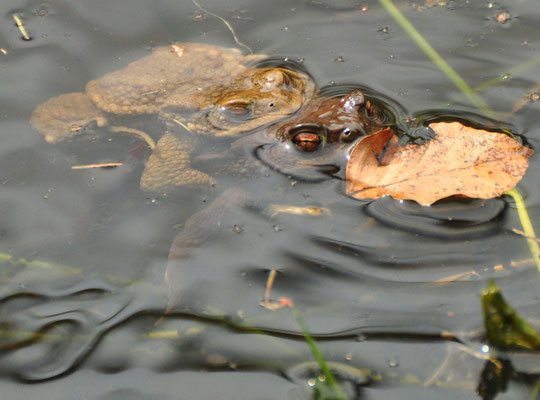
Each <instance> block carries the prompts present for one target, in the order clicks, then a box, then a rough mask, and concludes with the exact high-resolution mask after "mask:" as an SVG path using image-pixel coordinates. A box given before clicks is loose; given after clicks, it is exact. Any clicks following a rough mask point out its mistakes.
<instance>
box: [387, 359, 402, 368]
mask: <svg viewBox="0 0 540 400" xmlns="http://www.w3.org/2000/svg"><path fill="white" fill-rule="evenodd" d="M386 363H387V364H388V366H389V367H390V368H396V367H397V366H398V365H399V360H398V359H397V357H392V358H390V359H388V360H386Z"/></svg>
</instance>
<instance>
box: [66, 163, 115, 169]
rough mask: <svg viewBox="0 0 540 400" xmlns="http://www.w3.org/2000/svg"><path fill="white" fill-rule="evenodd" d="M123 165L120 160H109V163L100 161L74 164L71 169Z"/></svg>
mask: <svg viewBox="0 0 540 400" xmlns="http://www.w3.org/2000/svg"><path fill="white" fill-rule="evenodd" d="M121 165H124V164H123V163H120V162H110V163H101V164H87V165H74V166H73V167H71V169H90V168H111V167H119V166H121Z"/></svg>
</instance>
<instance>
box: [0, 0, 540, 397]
mask: <svg viewBox="0 0 540 400" xmlns="http://www.w3.org/2000/svg"><path fill="white" fill-rule="evenodd" d="M471 3H473V2H465V1H455V2H449V4H448V5H447V6H441V7H434V8H426V9H424V10H423V11H422V12H420V11H418V7H419V5H413V4H412V3H400V8H401V9H402V10H403V11H404V12H405V13H406V15H407V17H408V18H410V20H411V22H412V23H413V24H414V25H415V26H416V27H417V28H418V29H419V30H420V31H421V32H422V34H424V35H425V37H426V38H427V39H428V40H429V41H430V43H431V44H432V45H433V46H434V47H435V48H436V49H437V50H438V51H439V53H440V54H441V55H442V56H443V57H444V58H445V59H446V60H447V61H448V62H449V63H450V64H451V65H452V66H453V67H454V68H455V69H456V70H457V71H458V72H459V73H460V74H461V75H462V76H463V77H464V78H465V80H466V81H467V82H468V83H469V84H470V85H471V86H473V87H474V86H478V85H480V84H482V83H484V82H486V81H488V80H490V79H493V78H496V77H499V76H502V75H504V74H507V73H510V72H512V71H513V69H514V68H516V67H518V66H520V65H522V64H523V63H526V62H527V61H529V60H531V59H533V58H534V57H537V56H538V45H539V44H538V31H537V26H538V21H539V17H540V11H538V7H537V5H536V2H534V1H524V0H523V1H505V2H497V3H496V4H494V5H493V6H490V4H489V3H488V2H474V4H471ZM204 6H205V7H206V8H208V9H209V10H211V11H212V12H213V13H216V14H219V15H221V16H223V17H225V18H226V19H227V20H229V21H230V22H231V24H232V25H233V26H234V28H235V30H236V33H237V35H238V37H239V38H240V40H242V41H243V42H245V43H246V44H247V45H249V46H250V47H251V48H252V49H253V51H254V52H256V53H266V54H270V55H272V56H273V57H289V58H291V59H293V60H296V61H298V60H302V64H303V65H304V67H305V68H306V69H307V70H308V71H309V72H310V73H311V74H312V75H313V76H314V78H315V80H316V82H317V84H318V85H319V86H325V85H328V84H330V83H334V82H335V83H336V84H361V85H364V86H368V87H369V88H371V89H372V90H374V91H376V92H378V93H380V94H381V95H383V96H386V97H387V98H389V99H393V101H395V102H396V103H399V104H400V105H401V106H402V107H403V109H404V110H405V111H404V113H405V114H408V115H413V114H415V113H421V112H424V111H425V110H435V109H437V110H439V112H441V113H447V114H448V115H463V116H465V115H469V113H474V112H477V110H475V109H474V107H473V106H472V105H470V104H469V103H468V102H467V101H466V99H464V97H463V95H462V94H461V93H460V92H459V90H457V89H456V88H455V87H454V86H453V85H452V83H450V82H449V81H448V79H447V78H446V77H445V76H444V75H443V74H442V73H441V72H440V71H439V70H438V69H437V68H436V67H435V66H434V65H433V64H432V63H431V62H430V61H428V60H427V59H426V57H425V56H424V54H423V53H422V52H421V51H420V50H419V49H418V48H417V47H416V45H414V44H413V43H412V42H411V40H410V39H409V38H408V37H407V36H406V35H405V34H404V33H403V31H402V30H401V28H400V27H399V26H397V25H396V23H394V21H393V20H392V19H391V18H390V17H389V16H388V14H387V13H386V12H385V11H384V10H383V9H382V8H381V7H380V6H379V4H378V2H374V1H373V2H355V1H348V0H343V1H338V0H334V1H332V0H321V1H312V2H308V1H298V2H290V1H273V2H255V1H234V3H231V2H205V3H204ZM363 6H368V11H367V12H364V11H362V7H363ZM502 9H504V10H506V11H507V12H509V13H510V14H511V16H512V19H511V20H510V21H509V22H507V23H504V24H502V23H496V22H495V20H494V16H495V15H496V14H497V13H498V12H499V11H501V10H502ZM1 10H2V17H3V22H4V23H3V24H1V25H0V29H1V32H0V47H1V48H3V49H5V50H6V52H7V54H0V82H1V85H2V90H1V91H0V96H1V97H0V104H1V107H0V116H1V125H0V134H1V139H2V145H1V146H0V182H1V192H0V193H1V194H0V215H1V224H0V238H1V239H0V251H1V252H2V253H3V254H6V255H7V254H9V255H13V257H14V259H21V258H24V259H25V260H26V262H20V263H16V264H14V263H10V262H5V263H3V264H2V269H1V270H0V280H1V282H2V284H1V286H0V298H1V302H0V335H1V336H0V337H1V341H0V379H2V383H1V388H2V389H1V390H2V396H3V397H5V398H13V399H15V398H21V399H22V398H25V399H26V398H30V397H32V396H39V398H43V399H48V398H50V399H57V398H88V399H128V398H129V399H150V398H152V399H173V398H196V399H199V398H201V399H204V398H208V399H210V398H212V399H214V398H223V399H228V398H234V399H259V398H260V399H303V398H309V392H308V389H307V379H308V378H306V376H305V375H306V373H307V372H306V371H309V370H310V368H309V365H307V364H305V363H307V362H311V361H312V360H313V356H312V355H311V353H310V351H309V348H308V346H307V344H306V342H305V341H304V339H303V337H302V334H301V331H300V328H299V326H298V323H297V322H296V320H295V319H294V318H293V316H292V314H291V312H290V310H289V309H287V308H285V309H281V310H278V311H276V312H271V311H268V310H266V309H264V308H262V307H260V306H259V302H260V301H261V300H262V299H263V297H264V290H265V284H266V279H267V276H268V272H269V271H270V270H271V269H277V270H278V275H277V278H276V282H275V285H274V288H273V291H272V298H274V299H278V298H280V297H288V298H290V299H292V300H293V301H294V303H295V306H296V308H297V309H298V311H299V312H300V313H301V314H302V316H303V318H304V319H305V321H306V324H307V326H308V327H309V330H310V332H311V333H312V334H313V335H314V336H315V337H316V338H317V339H318V341H319V345H320V348H321V350H322V352H323V353H324V355H325V357H326V359H327V360H329V361H332V362H336V363H339V364H340V365H341V370H340V371H341V372H339V373H338V375H348V376H349V381H348V383H345V384H344V385H345V389H346V390H347V391H348V393H355V395H351V398H355V397H354V396H356V398H360V397H362V398H374V399H386V398H410V399H420V398H425V399H431V398H435V397H436V398H463V399H465V398H471V399H474V398H478V395H477V394H476V388H477V387H478V385H479V382H480V376H481V374H482V371H483V370H484V368H485V367H486V365H489V363H486V361H485V360H484V359H482V357H481V355H480V354H481V351H480V349H481V347H482V345H483V342H482V318H481V311H480V302H479V294H480V292H481V290H482V289H483V288H485V287H486V283H487V280H488V279H490V278H495V279H496V281H497V282H498V283H499V284H500V286H501V287H502V289H503V291H504V293H505V295H506V297H507V298H508V300H509V301H510V302H511V304H512V305H514V306H515V307H516V308H518V309H519V311H520V312H521V313H522V314H523V315H524V316H525V317H527V318H528V319H530V320H532V321H533V322H536V323H537V322H538V309H539V299H538V292H539V289H540V287H539V286H540V280H539V278H538V272H537V271H536V268H535V266H534V265H533V264H532V263H531V262H530V261H527V260H529V259H530V254H529V252H528V248H527V244H526V241H525V240H524V239H523V238H522V237H520V236H518V235H515V234H514V233H512V231H511V229H512V228H518V229H521V226H520V222H519V220H518V217H517V213H516V212H515V210H514V205H513V203H512V201H510V200H509V199H508V198H506V197H505V198H503V199H493V200H489V201H480V200H474V201H465V200H460V201H458V200H448V201H443V202H440V203H437V204H436V205H434V206H432V207H430V208H422V207H419V206H417V205H415V204H414V203H409V202H396V201H393V200H391V199H381V200H378V201H374V202H361V201H356V200H353V199H349V198H347V197H345V196H344V194H343V192H344V189H343V185H342V182H341V181H340V180H339V179H331V180H327V181H324V182H319V183H315V182H302V181H298V182H296V181H293V180H291V179H290V178H289V177H287V176H283V175H281V174H279V173H278V172H271V173H268V174H267V176H262V177H261V178H260V179H255V180H253V181H250V182H249V183H247V184H245V188H246V189H247V190H248V191H251V192H256V193H257V201H256V202H255V204H253V207H250V208H249V209H245V210H244V212H242V213H229V214H227V215H225V216H224V217H223V218H222V219H221V225H220V228H219V229H218V232H217V233H216V235H215V236H214V237H213V239H212V240H211V241H209V242H207V243H205V244H204V246H201V247H199V248H197V249H193V251H192V252H191V253H190V257H189V258H188V259H187V260H182V261H181V262H179V265H178V271H180V272H179V274H178V276H177V277H176V278H175V279H176V281H175V282H176V285H175V290H176V292H177V293H176V294H177V297H178V299H177V300H178V301H177V302H176V303H175V307H174V310H173V313H171V314H170V315H168V316H167V317H165V318H164V319H163V320H161V323H160V324H158V325H156V324H155V323H156V321H158V320H159V319H160V318H161V316H162V314H163V312H164V310H165V309H166V307H167V287H166V285H165V284H164V283H163V273H164V270H165V267H166V264H167V256H168V253H169V247H170V244H171V242H172V240H173V239H174V237H175V236H176V235H177V234H178V233H179V232H180V231H181V229H182V227H183V224H184V222H185V221H186V220H187V218H189V216H191V215H192V214H193V213H194V212H197V211H200V210H202V209H204V208H205V207H206V206H207V205H208V204H209V203H210V202H211V201H212V200H213V198H214V197H215V195H216V193H217V190H214V191H210V192H204V193H182V194H180V195H178V196H170V197H152V196H149V195H146V194H144V193H141V191H140V190H139V186H138V185H139V183H138V181H139V177H140V175H141V172H142V168H143V161H144V158H145V157H146V156H148V154H149V153H148V150H146V151H145V150H144V149H141V146H139V144H140V143H139V141H138V140H137V139H136V138H133V137H119V136H115V135H113V134H111V135H109V136H107V135H101V136H100V135H97V134H96V135H95V136H91V135H90V138H89V139H83V140H80V141H77V142H75V143H71V144H69V145H59V146H52V145H48V144H46V143H45V142H44V141H43V139H42V137H40V136H39V134H38V133H37V132H35V131H34V130H33V129H32V128H31V126H30V124H29V122H28V120H29V118H30V114H31V112H32V110H33V109H34V108H35V107H36V106H37V105H38V104H40V103H42V102H43V101H45V100H47V99H48V98H50V97H52V96H56V95H58V94H61V93H67V92H73V91H80V90H82V89H83V87H84V84H85V83H86V82H87V81H88V80H90V79H93V78H97V77H100V76H102V75H103V74H105V73H107V72H110V71H113V70H116V69H120V68H122V67H123V66H125V65H126V64H127V63H128V62H129V61H132V60H135V59H138V58H140V57H142V56H144V55H146V54H148V52H149V51H150V49H151V48H153V47H155V46H160V45H165V44H167V43H170V42H172V41H183V42H204V43H212V44H218V45H223V46H234V45H235V43H234V40H233V38H232V35H231V33H230V32H229V31H228V29H227V28H226V26H225V25H224V24H223V23H222V22H221V21H219V20H217V19H216V18H214V17H212V16H211V15H208V14H205V13H202V16H203V18H197V16H198V14H199V13H200V11H199V10H198V9H197V8H196V7H195V6H194V5H193V4H192V3H191V2H190V1H186V0H184V1H170V0H169V1H156V2H145V1H142V0H137V1H133V0H131V1H112V2H111V1H64V2H62V1H51V2H35V1H29V2H19V1H14V0H5V1H4V2H3V3H2V6H1ZM14 12H17V13H20V14H22V16H23V17H24V21H25V23H26V26H27V29H28V30H29V32H30V34H31V35H32V37H33V40H31V41H23V40H22V39H21V38H20V33H19V31H18V30H17V28H16V27H15V26H14V23H13V20H12V14H13V13H14ZM339 57H342V62H341V61H337V59H338V58H339ZM340 60H341V59H340ZM538 71H539V69H538V66H531V67H529V68H524V69H521V70H519V71H518V73H513V74H511V75H510V76H509V78H508V79H506V80H501V81H500V82H499V83H498V84H497V85H495V86H492V87H490V88H488V89H485V90H483V91H482V92H481V95H482V97H483V98H484V100H485V101H486V102H487V103H488V104H489V106H490V107H491V108H492V109H493V110H495V111H496V112H498V113H500V114H499V115H500V119H501V120H503V121H504V122H505V123H507V124H509V125H510V126H511V127H512V129H514V130H515V131H516V132H519V133H520V134H522V135H524V136H525V137H526V140H527V141H528V142H529V143H530V144H531V146H532V147H533V148H536V149H538V144H539V139H540V123H539V119H538V107H539V106H538V104H539V103H534V104H529V105H527V106H525V107H524V108H523V109H521V110H520V111H518V112H517V113H515V114H513V115H511V116H507V115H506V114H505V113H508V112H510V111H511V110H512V108H513V107H514V104H516V103H517V102H518V101H519V100H520V99H522V98H524V96H526V95H527V94H528V93H530V92H531V91H534V90H537V91H538V82H539V81H540V73H539V72H538ZM535 85H536V89H534V88H535ZM441 110H442V111H441ZM108 161H121V162H124V165H123V166H122V167H120V168H116V169H105V170H103V169H93V170H86V171H74V170H72V169H71V166H73V165H78V164H86V163H99V162H108ZM539 170H540V167H539V165H538V161H537V157H536V156H533V157H532V159H531V165H530V168H529V172H528V173H527V175H526V176H525V178H524V179H523V181H522V182H521V183H520V184H519V186H518V188H519V190H520V191H521V192H522V193H523V194H524V196H525V200H526V204H527V207H528V211H529V214H530V217H531V219H532V221H533V225H535V227H537V225H536V223H537V221H538V220H540V193H539V192H538V191H539V185H538V178H537V175H538V172H539ZM232 183H234V178H232V177H231V178H227V177H225V178H223V180H222V181H221V182H220V185H222V186H221V187H227V185H229V184H232ZM293 183H294V184H293ZM271 204H287V205H295V206H306V205H317V206H321V207H325V208H328V209H329V210H330V214H323V215H321V216H302V215H290V214H284V213H280V214H277V215H275V216H271V213H269V212H268V211H266V210H267V208H266V207H268V206H269V205H271ZM449 218H450V219H452V220H451V221H450V220H449ZM235 226H238V227H240V229H235ZM538 229H539V228H538V227H537V231H538ZM500 265H502V266H503V268H502V269H501V268H494V267H495V266H500ZM515 265H518V266H515ZM448 277H454V279H457V280H458V281H459V282H453V283H445V284H441V283H434V282H436V281H440V280H445V279H446V278H448ZM450 280H451V279H450ZM128 317H129V318H128ZM490 355H492V356H495V354H494V353H490ZM508 357H510V359H511V361H512V368H513V369H514V372H515V373H514V375H513V377H512V379H511V380H510V381H509V383H508V386H507V387H506V389H505V391H504V392H502V393H500V394H499V395H498V397H497V398H501V399H502V398H526V397H527V396H528V395H529V393H530V391H531V390H532V386H533V384H534V377H535V376H536V377H538V374H539V368H538V365H539V364H540V363H539V359H538V357H537V356H534V355H531V354H526V353H525V354H520V353H511V354H509V355H508ZM347 368H348V369H347ZM351 371H352V372H351ZM366 371H368V372H366ZM366 374H367V375H369V376H370V378H369V379H370V380H371V382H370V383H369V384H367V385H365V386H363V388H360V386H361V384H363V383H365V381H366ZM535 374H536V375H535ZM354 382H356V383H354ZM355 385H356V386H355Z"/></svg>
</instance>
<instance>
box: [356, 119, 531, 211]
mask: <svg viewBox="0 0 540 400" xmlns="http://www.w3.org/2000/svg"><path fill="white" fill-rule="evenodd" d="M429 126H430V128H432V129H433V130H434V131H435V133H436V137H435V138H434V139H432V140H430V141H429V142H427V143H425V144H423V145H416V144H409V145H407V146H400V145H399V144H398V138H397V136H396V135H395V134H394V132H393V131H392V130H391V129H385V130H382V131H379V132H376V133H374V134H373V135H370V136H366V137H365V138H363V139H362V140H361V141H359V142H358V143H357V144H356V146H355V147H354V149H353V150H352V152H351V156H350V160H349V162H348V163H347V170H346V191H347V193H348V194H350V195H352V196H353V197H355V198H357V199H378V198H380V197H382V196H392V197H393V198H394V199H397V200H415V201H416V202H418V203H420V204H421V205H424V206H427V205H430V204H432V203H434V202H435V201H437V200H440V199H442V198H445V197H449V196H454V195H463V196H467V197H473V198H482V199H489V198H493V197H498V196H501V195H502V194H503V193H504V192H505V191H507V190H510V189H512V188H513V187H514V186H515V185H516V184H517V183H518V182H519V181H520V180H521V178H522V177H523V175H525V172H526V171H527V167H528V166H529V161H528V158H529V157H530V156H531V155H532V154H533V153H534V151H533V150H532V149H529V148H528V147H525V146H523V145H521V144H520V143H518V142H517V141H515V140H514V139H512V138H510V137H509V136H507V135H505V134H502V133H496V132H489V131H484V130H481V129H474V128H470V127H467V126H464V125H462V124H460V123H459V122H438V123H432V124H430V125H429Z"/></svg>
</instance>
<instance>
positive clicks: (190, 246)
mask: <svg viewBox="0 0 540 400" xmlns="http://www.w3.org/2000/svg"><path fill="white" fill-rule="evenodd" d="M385 112H386V111H385V110H384V109H383V107H381V105H380V104H378V103H377V102H375V101H373V100H371V99H370V98H366V96H364V93H363V92H362V91H359V90H356V91H353V92H351V93H349V94H347V95H345V96H342V97H319V98H315V99H313V100H311V101H310V102H309V103H307V104H306V105H305V107H304V109H303V110H302V111H301V112H300V113H299V114H297V115H295V116H294V117H292V118H290V119H288V120H285V121H282V122H279V123H277V124H274V125H271V126H270V127H268V128H266V129H265V130H263V131H260V132H257V133H254V134H252V135H249V136H246V137H243V138H241V139H238V140H237V141H235V142H234V143H233V144H232V145H231V151H230V153H235V152H236V153H238V154H243V155H244V157H245V158H246V157H249V156H252V158H254V160H253V159H252V163H253V168H252V169H255V168H256V167H257V166H258V169H259V170H262V171H264V172H265V173H264V175H265V176H267V175H269V174H268V172H269V171H268V168H271V169H272V170H275V171H278V172H279V173H280V174H284V175H287V176H292V177H294V178H295V179H298V180H305V181H319V180H323V179H328V178H334V177H336V176H337V177H338V179H339V176H338V175H337V174H338V172H339V171H340V170H341V169H342V168H341V167H343V166H344V165H345V163H346V159H347V156H348V154H349V150H350V148H351V146H352V144H353V142H354V141H355V140H356V139H358V138H359V137H362V136H364V135H369V134H371V133H374V132H376V131H378V130H380V129H382V128H384V127H386V123H387V121H385V119H386V118H385ZM239 159H241V157H240V156H239ZM261 163H262V165H261ZM258 176H263V174H258ZM269 182H272V181H271V180H270V179H268V178H267V177H265V178H264V180H253V181H251V180H248V181H245V182H238V185H237V186H230V187H229V188H227V189H226V190H225V191H224V192H223V193H222V194H221V195H220V196H218V197H217V198H216V199H215V200H214V201H213V202H212V203H211V204H210V205H209V206H208V207H207V208H205V209H203V210H201V211H199V212H198V213H196V214H194V215H193V216H191V217H190V218H189V219H188V220H187V221H186V223H185V224H184V228H183V230H182V231H181V232H180V233H179V234H178V235H177V236H176V238H175V239H174V241H173V243H172V245H171V249H170V252H169V263H168V266H167V272H166V281H167V283H168V286H169V309H173V308H174V307H176V306H178V305H182V306H186V304H185V297H184V291H185V290H190V289H189V288H190V287H191V285H192V284H193V283H194V282H195V283H196V284H198V283H199V282H196V281H197V279H199V278H197V277H200V279H201V280H205V279H211V278H208V277H212V276H214V275H215V274H216V273H217V272H216V271H208V270H205V271H199V270H197V271H194V270H192V269H191V266H192V265H193V264H195V263H196V261H194V260H193V258H189V260H190V261H189V263H188V262H187V261H186V260H187V257H189V256H191V252H192V251H193V250H194V248H199V247H203V246H205V245H206V244H208V243H212V242H213V241H214V240H213V239H214V238H215V237H216V235H220V234H222V235H224V236H225V237H226V235H227V232H229V231H230V230H231V226H233V224H234V225H235V226H242V224H243V221H244V219H245V218H246V215H251V214H252V213H253V212H256V213H259V212H260V213H262V214H265V215H264V216H263V218H273V217H274V215H276V213H277V211H276V209H275V207H270V205H271V204H273V203H274V202H277V203H283V202H286V203H287V204H288V205H290V206H291V207H288V208H287V209H288V210H296V211H293V212H294V213H296V212H297V211H298V210H307V211H308V212H307V214H310V212H309V210H310V205H309V204H289V203H288V202H287V199H288V196H290V195H291V192H292V191H294V189H291V185H288V184H287V185H285V186H279V187H272V188H268V185H269ZM281 182H283V181H281ZM261 185H264V188H265V189H264V190H261ZM292 198H293V199H295V200H293V201H298V198H299V197H298V196H297V197H295V196H292ZM300 199H301V200H302V201H305V200H306V198H305V197H303V196H300ZM309 201H311V200H309ZM306 206H307V207H306ZM246 207H247V208H249V209H250V210H251V213H246V210H245V208H246ZM311 209H314V208H313V207H311ZM279 212H281V211H279ZM283 212H288V211H283ZM201 253H205V252H204V251H202V252H201ZM231 256H232V255H231ZM222 257H225V259H228V255H226V254H224V255H223V256H222ZM203 265H207V263H203ZM219 267H220V266H208V267H204V268H210V269H211V268H215V269H216V270H219V269H220V268H219ZM272 268H273V267H272ZM220 273H224V274H226V272H223V271H221V272H220ZM189 306H190V305H187V307H189Z"/></svg>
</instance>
